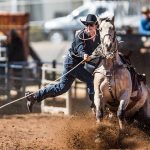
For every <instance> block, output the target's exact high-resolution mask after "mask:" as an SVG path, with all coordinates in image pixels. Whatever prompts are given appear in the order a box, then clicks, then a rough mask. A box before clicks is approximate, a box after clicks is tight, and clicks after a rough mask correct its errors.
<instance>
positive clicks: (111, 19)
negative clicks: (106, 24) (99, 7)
mask: <svg viewBox="0 0 150 150" xmlns="http://www.w3.org/2000/svg"><path fill="white" fill-rule="evenodd" d="M110 21H111V23H112V24H114V22H115V16H114V15H113V16H110Z"/></svg>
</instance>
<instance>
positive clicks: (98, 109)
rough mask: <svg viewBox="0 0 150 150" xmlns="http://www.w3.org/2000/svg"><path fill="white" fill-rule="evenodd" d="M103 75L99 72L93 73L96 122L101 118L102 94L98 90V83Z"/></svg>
mask: <svg viewBox="0 0 150 150" xmlns="http://www.w3.org/2000/svg"><path fill="white" fill-rule="evenodd" d="M102 79H103V75H102V74H100V73H95V74H94V92H95V95H94V103H95V106H96V120H97V122H100V120H101V119H102V118H103V112H104V109H103V101H102V96H101V92H100V84H101V82H102Z"/></svg>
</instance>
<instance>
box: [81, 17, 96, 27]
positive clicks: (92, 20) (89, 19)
mask: <svg viewBox="0 0 150 150" xmlns="http://www.w3.org/2000/svg"><path fill="white" fill-rule="evenodd" d="M80 21H81V22H82V23H83V24H84V25H86V26H87V25H89V24H97V17H96V16H95V15H93V14H88V15H87V17H86V20H85V21H83V20H80Z"/></svg>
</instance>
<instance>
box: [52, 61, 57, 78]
mask: <svg viewBox="0 0 150 150" xmlns="http://www.w3.org/2000/svg"><path fill="white" fill-rule="evenodd" d="M52 68H56V60H53V61H52ZM52 80H56V72H55V71H53V72H52Z"/></svg>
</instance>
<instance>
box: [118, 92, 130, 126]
mask: <svg viewBox="0 0 150 150" xmlns="http://www.w3.org/2000/svg"><path fill="white" fill-rule="evenodd" d="M119 100H120V104H119V107H118V111H117V117H118V119H119V126H120V129H123V121H124V118H125V109H126V107H127V105H128V104H129V100H130V91H128V90H125V91H123V92H122V94H121V96H120V98H119Z"/></svg>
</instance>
